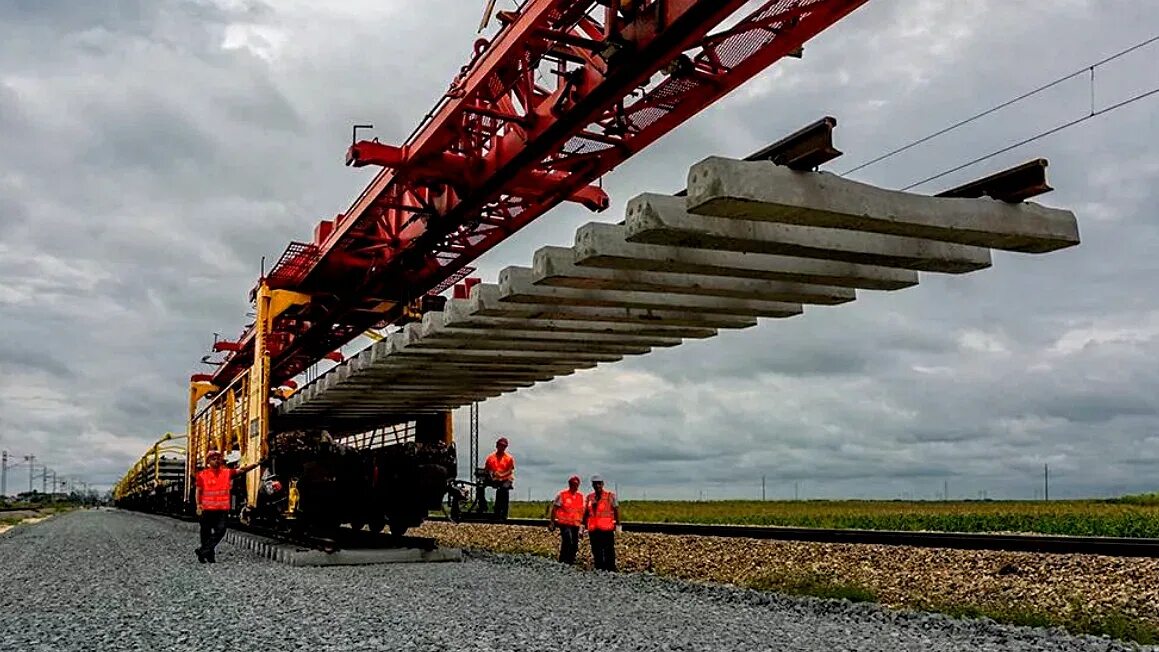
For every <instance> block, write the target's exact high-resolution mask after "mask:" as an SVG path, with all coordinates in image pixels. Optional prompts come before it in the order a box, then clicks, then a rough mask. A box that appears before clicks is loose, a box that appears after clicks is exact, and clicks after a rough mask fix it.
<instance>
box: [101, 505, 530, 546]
mask: <svg viewBox="0 0 1159 652" xmlns="http://www.w3.org/2000/svg"><path fill="white" fill-rule="evenodd" d="M123 511H127V512H131V513H135V514H149V515H151V516H159V517H164V518H172V519H176V520H178V521H185V522H187V523H197V522H198V519H197V517H196V516H193V515H190V514H186V513H175V512H160V511H157V512H144V511H137V510H123ZM544 523H545V524H546V521H544ZM228 527H229V528H230V529H233V530H237V531H238V532H245V533H247V534H253V535H256V536H259V537H266V538H269V539H274V540H277V541H279V542H281V543H288V544H290V545H295V546H301V547H303V548H309V549H311V550H320V551H322V552H326V553H331V552H337V551H339V550H368V549H385V548H416V549H419V550H434V549H435V548H438V542H437V541H436V540H435V539H434V537H415V536H394V535H392V534H386V533H382V532H364V531H359V532H355V531H353V530H351V529H350V528H349V527H346V526H342V527H340V528H338V531H337V532H336V533H335V534H336V535H337V536H336V537H334V538H330V537H322V536H313V535H309V534H298V533H292V532H286V531H283V530H278V529H276V528H269V527H262V526H258V525H247V524H245V523H242V522H241V521H238V520H237V519H236V518H234V517H230V519H229V525H228Z"/></svg>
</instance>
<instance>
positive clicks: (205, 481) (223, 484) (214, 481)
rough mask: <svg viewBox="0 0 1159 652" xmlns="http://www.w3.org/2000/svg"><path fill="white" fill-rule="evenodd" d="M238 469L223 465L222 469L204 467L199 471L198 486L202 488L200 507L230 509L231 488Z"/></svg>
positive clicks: (205, 508)
mask: <svg viewBox="0 0 1159 652" xmlns="http://www.w3.org/2000/svg"><path fill="white" fill-rule="evenodd" d="M236 473H237V471H235V470H234V469H231V468H227V467H222V468H221V470H220V471H214V470H213V469H202V470H201V471H199V472H198V473H197V488H198V489H200V490H201V503H200V507H201V509H204V510H226V511H228V510H229V490H230V487H231V486H232V484H233V483H232V482H231V481H232V480H233V476H234V474H236Z"/></svg>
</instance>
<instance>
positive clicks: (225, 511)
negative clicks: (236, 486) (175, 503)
mask: <svg viewBox="0 0 1159 652" xmlns="http://www.w3.org/2000/svg"><path fill="white" fill-rule="evenodd" d="M205 461H206V462H207V463H208V464H209V467H208V468H204V469H202V470H200V471H198V472H197V478H196V489H197V494H196V496H197V516H198V518H199V520H200V521H201V545H200V546H198V548H197V549H196V550H195V551H194V552H196V553H197V561H199V562H201V563H203V564H204V563H206V562H208V563H210V564H212V563H214V562H216V561H217V558H216V553H215V548H217V544H218V543H220V542H221V539H222V537H224V536H225V525H226V519H227V518H228V517H229V508H230V500H229V496H230V489H231V488H232V487H233V479H234V478H235V477H237V476H239V475H242V474H244V473H246V472H248V471H249V470H250V469H253V468H255V467H257V466H259V465H260V464H261V463H262V462H261V461H259V462H258V463H257V464H250V465H248V466H243V467H240V468H237V469H231V468H229V467H227V466H225V465H224V462H225V460H224V458H223V457H222V455H221V453H220V452H219V451H215V450H211V451H209V452H207V453H206V454H205Z"/></svg>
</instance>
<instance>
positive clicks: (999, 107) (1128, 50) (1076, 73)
mask: <svg viewBox="0 0 1159 652" xmlns="http://www.w3.org/2000/svg"><path fill="white" fill-rule="evenodd" d="M1155 41H1159V34H1156V35H1155V36H1152V37H1151V38H1149V39H1147V40H1145V41H1140V42H1139V43H1136V44H1135V45H1132V46H1131V47H1129V48H1126V49H1124V50H1120V51H1119V52H1116V53H1115V54H1112V55H1110V56H1108V57H1106V58H1104V59H1101V60H1099V61H1096V62H1095V63H1092V64H1090V65H1088V66H1085V67H1083V68H1080V69H1078V70H1076V71H1074V72H1072V73H1070V74H1068V75H1064V76H1062V77H1059V78H1058V79H1055V80H1054V81H1051V82H1048V83H1046V84H1043V85H1042V86H1039V87H1038V88H1035V89H1034V90H1032V91H1028V92H1026V93H1023V94H1022V95H1019V96H1018V97H1015V98H1013V99H1010V100H1007V101H1005V102H1002V103H1001V104H998V105H995V106H993V107H991V108H989V109H986V110H985V111H982V112H981V113H977V114H974V115H972V116H970V117H969V118H966V119H964V120H960V121H958V122H956V123H954V124H952V125H950V126H948V127H945V128H943V129H940V130H938V131H936V132H934V133H932V134H929V135H927V136H923V137H922V138H919V139H917V140H915V141H912V142H910V143H907V144H905V145H902V146H901V147H898V148H897V149H894V150H892V151H889V152H886V153H885V154H882V155H881V156H878V157H877V158H874V159H872V160H869V161H866V162H865V163H862V164H861V165H858V166H857V167H854V168H850V169H848V170H846V171H844V172H841V173H840V175H839V176H845V175H848V174H852V173H853V172H857V171H858V170H862V169H865V168H867V167H869V166H871V165H874V164H876V163H880V162H881V161H884V160H886V159H888V158H892V157H893V156H896V155H898V154H900V153H902V152H904V151H906V150H909V149H911V148H914V147H917V146H918V145H921V144H922V143H925V142H928V141H930V140H933V139H934V138H937V137H939V136H942V135H944V134H947V133H949V132H951V131H953V130H955V129H958V128H959V127H963V126H965V125H967V124H970V123H971V122H974V121H976V120H979V119H981V118H984V117H986V116H988V115H990V114H992V113H995V112H997V111H1001V110H1002V109H1004V108H1006V107H1008V106H1011V105H1012V104H1016V103H1018V102H1021V101H1022V100H1025V99H1027V98H1029V97H1032V96H1034V95H1037V94H1039V93H1041V92H1043V91H1046V90H1049V89H1051V88H1054V87H1055V86H1058V85H1059V84H1061V83H1063V82H1065V81H1069V80H1071V79H1074V78H1075V77H1078V76H1079V75H1082V74H1084V73H1087V74H1090V75H1091V114H1092V115H1094V114H1095V112H1094V71H1095V68H1098V67H1099V66H1102V65H1104V64H1106V63H1110V62H1111V61H1114V60H1115V59H1118V58H1120V57H1123V56H1126V55H1128V54H1130V53H1131V52H1134V51H1135V50H1138V49H1139V48H1143V47H1146V46H1148V45H1150V44H1152V43H1154V42H1155ZM1087 117H1090V116H1087Z"/></svg>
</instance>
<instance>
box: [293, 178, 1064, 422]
mask: <svg viewBox="0 0 1159 652" xmlns="http://www.w3.org/2000/svg"><path fill="white" fill-rule="evenodd" d="M1078 243H1079V233H1078V224H1077V221H1076V219H1075V216H1074V214H1073V213H1071V212H1070V211H1066V210H1060V209H1053V208H1047V207H1043V206H1041V205H1038V204H1034V203H1028V202H1022V203H1008V202H1003V201H997V200H993V199H989V198H982V199H960V198H940V197H928V196H922V195H916V194H910V193H904V192H897V191H893V190H886V189H882V188H877V187H874V186H870V185H867V184H863V183H859V182H856V181H850V180H846V179H842V178H840V177H837V176H835V175H832V174H829V173H825V172H797V171H793V170H789V169H787V168H784V167H778V166H776V165H773V164H772V163H768V162H747V161H737V160H731V159H723V158H715V157H714V158H709V159H706V160H704V161H702V162H701V163H699V164H697V165H695V166H694V167H693V168H692V169H691V170H690V172H689V175H688V193H687V196H671V195H658V194H645V195H641V196H639V197H636V198H635V199H633V200H632V201H630V202H629V204H628V207H627V211H626V215H625V219H624V221H623V222H622V223H621V224H616V225H614V224H607V223H591V224H587V225H585V226H583V227H581V228H580V229H579V230H578V231H577V232H576V235H575V244H574V246H572V247H543V248H541V249H539V250H538V251H536V252H535V254H534V256H533V259H532V264H531V266H530V267H508V268H506V269H504V270H502V271H501V272H500V274H499V279H498V283H496V284H480V285H476V286H475V287H474V288H472V292H471V295H470V298H469V299H452V300H450V301H448V302H447V305H446V308H445V309H444V310H443V311H441V312H432V313H428V314H426V315H425V316H424V317H423V320H422V322H421V323H412V324H408V325H407V326H406V327H405V328H403V329H401V330H400V331H398V332H396V333H393V334H392V335H390V336H388V337H387V338H386V339H384V340H382V341H380V342H377V343H375V344H374V345H373V346H371V347H369V348H367V349H365V350H364V351H362V352H361V353H359V354H358V355H356V356H354V357H353V358H351V359H349V360H347V361H346V362H344V363H343V364H341V365H339V366H337V367H335V368H334V369H332V370H330V371H329V372H327V373H326V374H324V375H323V376H321V377H320V378H318V379H317V380H316V381H315V382H313V383H311V384H310V385H308V386H306V387H305V388H303V389H302V390H301V391H299V392H297V393H296V394H295V395H294V396H292V397H291V398H290V399H289V400H287V401H286V402H285V403H284V404H282V405H281V406H280V407H279V408H278V413H279V416H280V417H282V418H285V419H288V420H289V421H293V420H294V418H295V417H303V418H310V419H313V420H318V419H319V418H321V419H324V420H331V419H332V420H335V421H342V420H351V419H354V420H365V419H373V418H374V417H375V416H376V415H383V416H386V415H389V414H392V413H407V414H414V413H424V412H436V411H441V410H447V409H453V408H456V407H459V406H462V405H466V404H468V403H471V402H474V401H478V400H483V399H486V398H490V397H493V396H498V395H501V394H503V393H506V392H512V391H516V390H518V389H520V388H522V387H530V386H532V385H534V384H535V383H538V382H543V381H547V380H551V379H553V378H556V377H558V376H565V375H568V374H572V373H574V372H575V371H577V370H580V369H587V368H591V367H594V366H596V365H598V364H600V363H609V362H615V361H617V360H620V359H621V358H623V357H624V356H629V355H643V354H645V353H647V352H649V351H650V350H652V349H653V348H657V347H671V346H675V345H677V344H679V343H681V342H682V341H683V340H685V339H703V338H708V337H712V336H714V335H715V334H716V333H717V332H719V331H720V330H722V329H744V328H749V327H752V326H754V325H756V324H757V322H758V320H759V319H761V318H765V319H784V318H789V317H793V316H796V315H800V314H802V313H803V310H804V309H803V306H805V305H829V306H832V305H839V304H844V303H849V302H852V301H854V300H855V298H856V291H857V290H858V289H864V290H882V291H892V290H899V289H903V288H907V287H911V286H914V285H917V283H918V273H919V272H933V273H944V274H965V273H969V272H974V271H978V270H982V269H985V268H987V267H989V266H990V264H991V249H999V250H1007V251H1015V252H1024V253H1045V252H1050V251H1055V250H1058V249H1061V248H1065V247H1070V246H1074V245H1076V244H1078Z"/></svg>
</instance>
